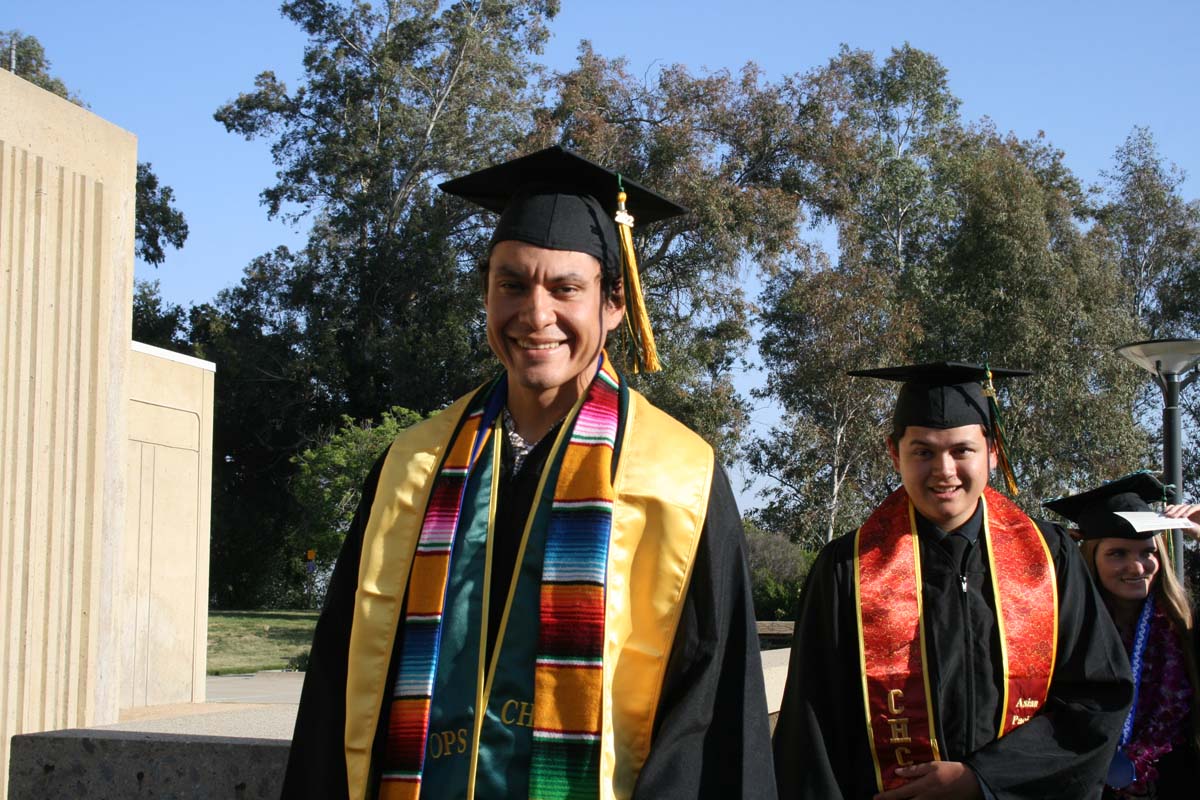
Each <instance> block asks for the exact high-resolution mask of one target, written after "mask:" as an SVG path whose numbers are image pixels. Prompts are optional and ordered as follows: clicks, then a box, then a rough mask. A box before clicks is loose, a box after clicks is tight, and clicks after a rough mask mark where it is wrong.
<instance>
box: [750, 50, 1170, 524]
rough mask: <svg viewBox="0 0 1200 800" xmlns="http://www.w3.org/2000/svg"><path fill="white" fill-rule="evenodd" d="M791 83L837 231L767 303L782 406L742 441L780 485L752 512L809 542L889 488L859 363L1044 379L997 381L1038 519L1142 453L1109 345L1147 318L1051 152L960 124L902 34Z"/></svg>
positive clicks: (821, 208) (888, 395) (1132, 464)
mask: <svg viewBox="0 0 1200 800" xmlns="http://www.w3.org/2000/svg"><path fill="white" fill-rule="evenodd" d="M792 87H793V88H792V90H793V93H794V95H795V96H796V97H798V98H803V99H804V105H803V107H804V108H805V109H807V112H808V113H809V115H810V117H811V118H812V119H813V120H814V124H815V125H818V126H824V128H825V129H828V130H831V131H837V135H836V136H833V135H830V136H826V137H824V138H825V141H826V142H827V144H826V145H825V146H823V147H814V148H813V149H812V150H811V151H810V153H809V155H808V156H807V157H808V158H810V159H811V160H812V163H813V165H814V167H813V175H814V176H815V179H814V181H813V183H812V184H810V186H812V187H815V189H816V190H817V191H816V192H815V193H814V194H813V195H812V196H810V197H806V203H807V204H808V206H809V207H810V208H811V209H813V211H814V213H815V214H817V215H819V216H820V217H821V218H822V219H823V220H825V221H827V222H829V223H831V224H833V225H834V226H836V229H837V232H838V252H837V254H836V259H833V260H831V259H830V258H829V257H828V256H826V254H824V253H820V252H812V251H800V253H799V256H798V257H797V258H796V259H795V262H794V264H792V265H788V266H787V267H785V269H784V270H783V271H782V272H781V274H780V280H778V281H776V282H775V283H773V284H771V285H768V286H767V288H766V291H765V292H764V295H763V298H762V300H763V313H762V322H763V337H762V340H761V342H760V345H759V349H760V352H761V353H762V355H763V360H764V362H765V364H766V366H767V367H768V370H769V373H768V380H767V385H766V386H765V387H764V389H763V390H762V392H761V395H760V396H762V397H769V398H773V399H775V400H777V401H778V402H779V403H780V404H781V405H782V406H783V408H784V410H785V416H784V420H783V424H782V425H781V426H779V427H778V428H777V429H775V430H772V431H771V433H770V435H769V436H766V437H761V438H759V439H758V440H756V441H754V442H753V443H751V445H750V446H749V448H748V451H747V459H748V461H749V462H750V465H751V467H752V469H754V470H755V471H756V472H758V473H759V474H763V475H766V476H769V477H771V478H773V479H774V480H775V486H774V487H773V488H771V489H768V490H767V492H766V493H765V495H766V499H767V501H768V502H767V504H766V505H765V506H764V508H762V509H761V510H760V512H759V513H758V514H757V515H756V517H755V518H756V520H758V521H759V522H760V523H761V524H763V525H765V526H768V527H770V528H771V529H772V530H779V531H788V532H789V535H790V536H791V538H792V539H793V540H795V541H800V542H805V543H808V544H810V545H813V546H815V545H816V544H819V543H821V542H822V541H828V540H829V539H830V538H831V537H832V536H834V535H835V534H837V533H841V532H844V531H845V530H849V529H852V528H853V527H854V526H855V525H857V524H858V523H859V522H860V521H861V520H862V519H863V517H864V516H865V515H866V513H867V512H868V511H869V510H870V509H871V508H872V507H873V506H875V505H876V504H877V503H878V502H880V501H881V500H882V499H883V497H884V496H885V495H886V493H887V492H888V491H889V490H890V489H891V488H892V487H894V485H895V484H896V482H897V479H896V477H895V475H894V473H893V471H892V468H891V464H890V463H889V460H888V459H887V457H886V455H885V450H884V447H883V442H882V437H883V435H884V434H885V433H887V432H888V429H887V425H888V422H889V420H890V411H891V403H892V402H893V397H894V391H895V387H894V386H889V385H886V384H884V383H883V382H880V381H868V380H863V379H857V380H851V379H847V378H846V377H844V374H843V373H844V371H845V370H847V369H852V368H855V367H871V366H883V365H889V364H897V363H906V362H921V361H933V360H943V359H949V360H962V361H978V362H981V363H991V364H993V365H996V366H1018V367H1028V368H1032V369H1035V370H1037V372H1038V375H1037V376H1036V377H1035V378H1032V379H1027V380H1023V381H1013V382H1012V385H1011V386H1007V387H1001V389H1000V392H1001V405H1002V408H1003V409H1004V422H1005V427H1006V430H1007V433H1008V435H1009V439H1010V442H1011V444H1012V453H1011V455H1012V457H1013V461H1014V466H1015V468H1016V471H1017V477H1018V483H1019V484H1020V485H1021V487H1022V493H1021V496H1020V497H1019V498H1018V501H1019V502H1021V503H1022V504H1023V505H1024V506H1025V507H1026V509H1027V510H1029V511H1031V512H1036V511H1037V510H1038V503H1039V500H1040V498H1042V497H1047V496H1053V495H1057V494H1062V493H1063V492H1064V491H1066V490H1069V489H1071V488H1078V487H1082V486H1086V485H1092V484H1095V483H1097V482H1099V481H1100V480H1102V479H1107V478H1111V477H1112V476H1114V475H1117V474H1120V473H1122V472H1126V471H1129V470H1131V469H1135V468H1138V467H1141V466H1142V465H1143V464H1144V463H1146V459H1147V458H1148V457H1149V452H1148V447H1147V445H1148V442H1147V437H1146V434H1145V432H1144V431H1143V430H1142V429H1141V428H1139V427H1138V426H1137V424H1136V422H1135V419H1134V416H1133V414H1132V413H1131V412H1132V411H1133V409H1134V403H1135V398H1136V396H1137V391H1138V386H1139V383H1140V376H1138V375H1137V374H1136V373H1135V372H1133V371H1131V370H1129V369H1128V367H1127V366H1126V365H1124V364H1122V363H1121V361H1120V359H1118V358H1117V357H1116V356H1114V355H1113V353H1112V349H1113V347H1115V346H1116V345H1118V344H1121V343H1122V342H1125V341H1129V340H1131V339H1133V338H1137V336H1138V335H1139V332H1140V331H1142V330H1143V327H1142V326H1143V325H1144V320H1142V319H1140V318H1139V317H1138V316H1137V315H1136V314H1134V313H1131V310H1130V307H1129V304H1128V303H1127V302H1126V291H1125V283H1124V282H1123V280H1122V279H1123V277H1124V275H1123V273H1122V270H1121V268H1120V266H1119V264H1118V263H1117V260H1116V259H1114V258H1113V256H1112V250H1113V248H1111V247H1109V246H1107V245H1106V244H1105V242H1104V239H1103V236H1104V234H1103V229H1102V228H1101V227H1100V226H1094V229H1093V230H1091V231H1087V232H1085V230H1086V225H1087V223H1088V222H1089V221H1090V220H1089V218H1088V216H1087V214H1088V209H1087V207H1086V203H1085V202H1084V193H1083V191H1082V189H1081V187H1080V185H1079V182H1078V181H1077V180H1076V179H1075V178H1074V177H1073V176H1072V175H1071V173H1070V171H1069V170H1068V169H1067V168H1066V166H1065V165H1064V164H1063V155H1062V153H1061V152H1060V151H1058V150H1056V149H1055V148H1053V147H1051V146H1050V145H1048V144H1047V143H1045V142H1044V141H1043V140H1041V139H1035V140H1031V141H1020V140H1016V139H1015V138H1013V137H1011V136H1009V137H1003V136H1000V135H998V134H997V133H996V132H995V131H994V130H992V129H991V128H990V127H989V126H988V125H986V124H982V125H975V126H967V125H964V124H963V123H962V122H961V121H960V119H959V118H958V114H957V108H958V101H957V100H956V99H955V98H954V97H953V96H952V95H951V94H950V93H949V90H948V88H947V87H948V83H947V75H946V72H945V70H944V69H943V68H942V67H941V66H940V65H939V64H938V63H937V60H936V59H935V58H934V57H933V56H932V55H930V54H926V53H921V52H920V51H917V50H915V49H913V48H911V47H909V46H908V45H905V46H904V47H902V48H899V49H897V50H894V51H892V53H891V54H890V55H889V57H888V58H887V59H885V60H884V61H883V62H882V63H877V62H876V61H875V60H874V58H873V57H872V56H871V55H870V54H867V53H862V52H860V51H850V50H848V49H843V50H842V52H841V53H840V54H839V55H838V56H837V57H836V58H834V59H833V60H832V61H831V62H830V64H829V65H828V66H827V67H825V68H821V69H818V70H814V71H813V72H811V73H809V74H808V75H806V76H803V77H798V78H796V79H794V80H793V82H792ZM821 187H833V188H834V189H835V190H836V192H830V191H829V190H822V189H821ZM1134 216H1136V215H1134ZM801 353H802V354H804V355H803V356H802V357H799V358H797V357H796V354H801Z"/></svg>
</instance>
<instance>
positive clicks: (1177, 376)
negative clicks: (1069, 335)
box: [1116, 339, 1200, 580]
mask: <svg viewBox="0 0 1200 800" xmlns="http://www.w3.org/2000/svg"><path fill="white" fill-rule="evenodd" d="M1116 352H1117V353H1118V354H1120V355H1122V356H1124V357H1125V358H1127V359H1129V360H1130V361H1132V362H1133V363H1135V364H1137V365H1138V366H1139V367H1141V368H1142V369H1144V370H1146V371H1147V372H1149V373H1150V374H1152V375H1153V376H1154V382H1155V383H1157V384H1158V388H1159V389H1161V390H1162V393H1163V483H1168V484H1170V485H1171V488H1170V490H1169V491H1170V492H1171V502H1173V503H1182V502H1183V433H1182V425H1181V423H1180V420H1179V396H1180V394H1182V392H1183V390H1184V389H1186V388H1187V386H1188V384H1190V383H1191V382H1192V381H1194V380H1195V379H1196V376H1197V374H1200V373H1197V372H1196V371H1194V370H1193V368H1194V367H1195V366H1196V363H1197V362H1200V339H1151V340H1149V341H1146V342H1133V343H1131V344H1124V345H1121V346H1120V347H1118V348H1117V350H1116ZM1189 370H1193V371H1192V372H1191V374H1186V373H1187V372H1188V371H1189ZM1171 556H1172V557H1173V558H1174V560H1175V572H1176V574H1177V575H1178V576H1179V578H1180V580H1182V579H1183V534H1182V533H1181V532H1180V531H1179V530H1175V531H1173V532H1172V534H1171Z"/></svg>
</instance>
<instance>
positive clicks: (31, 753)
mask: <svg viewBox="0 0 1200 800" xmlns="http://www.w3.org/2000/svg"><path fill="white" fill-rule="evenodd" d="M290 744H291V743H290V742H288V741H286V740H280V739H249V738H239V737H230V736H193V735H187V734H170V733H147V732H138V731H120V730H103V729H94V728H93V729H79V730H64V731H51V732H48V733H30V734H23V735H20V736H14V737H13V738H12V751H11V753H10V756H9V784H8V796H9V798H10V800H57V799H58V798H63V800H66V799H67V798H70V799H71V800H75V799H76V798H80V797H87V798H93V799H94V800H107V798H112V799H113V800H124V799H125V798H132V797H136V798H154V799H155V800H165V799H166V798H231V799H232V800H258V798H271V800H275V798H278V797H279V792H280V788H281V787H282V785H283V771H284V768H285V767H286V765H287V756H288V747H289V745H290Z"/></svg>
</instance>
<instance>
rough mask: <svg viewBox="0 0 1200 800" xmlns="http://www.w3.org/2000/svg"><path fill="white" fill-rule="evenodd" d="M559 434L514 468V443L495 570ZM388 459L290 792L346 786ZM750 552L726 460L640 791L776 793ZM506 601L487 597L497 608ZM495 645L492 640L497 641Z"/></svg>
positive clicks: (317, 663) (371, 486) (364, 507)
mask: <svg viewBox="0 0 1200 800" xmlns="http://www.w3.org/2000/svg"><path fill="white" fill-rule="evenodd" d="M554 433H555V432H554V431H551V432H550V433H549V434H547V435H546V436H545V437H544V438H543V439H542V441H541V442H539V444H538V446H537V447H535V448H534V450H533V452H531V453H530V454H529V456H527V458H526V461H525V463H524V464H523V465H522V468H521V470H520V472H519V473H517V475H515V476H514V475H513V470H512V461H513V459H512V454H511V452H510V451H509V446H508V444H507V442H505V445H504V450H503V451H502V462H503V464H502V473H501V475H502V477H501V485H500V490H499V495H500V496H501V497H502V498H503V499H502V500H501V501H500V502H499V508H498V509H497V531H496V535H497V541H496V544H495V549H494V552H493V558H494V559H495V560H496V564H497V566H496V567H494V575H500V574H504V573H505V572H507V574H508V575H510V576H511V574H512V565H513V564H514V563H515V560H516V553H517V545H518V544H519V538H520V536H521V533H522V530H523V526H524V523H525V510H526V509H528V508H529V505H530V503H531V502H532V499H533V494H534V492H535V491H536V487H537V476H538V474H539V473H540V470H541V468H542V466H543V465H544V463H545V460H546V456H547V455H548V452H549V449H550V443H551V442H552V441H553V439H554ZM500 438H501V440H504V439H505V438H506V437H503V436H502V437H500ZM382 464H383V457H381V458H380V460H379V461H378V462H377V463H376V465H375V468H374V469H373V470H372V472H371V474H370V476H369V477H368V478H367V481H366V484H365V486H364V491H363V495H364V496H363V500H362V503H361V504H360V505H359V509H358V513H357V515H356V517H355V519H354V523H353V525H352V526H351V529H350V531H349V533H348V534H347V536H346V542H345V544H344V546H343V548H342V552H341V554H340V556H339V557H338V561H337V565H336V567H335V568H334V573H333V577H332V579H331V581H330V585H329V591H328V594H327V595H326V599H325V607H324V610H323V611H322V613H321V618H320V620H319V621H318V623H317V629H316V632H315V634H314V637H313V646H312V654H311V657H310V660H309V669H308V673H307V674H306V675H305V680H304V689H303V692H302V695H301V701H300V710H299V713H298V715H297V718H296V729H295V734H294V736H293V739H292V749H291V753H290V755H289V758H288V766H287V772H286V775H285V780H284V791H283V797H284V798H289V800H290V798H314V799H315V798H321V799H322V800H328V799H330V798H342V797H345V796H346V762H345V758H344V754H343V731H344V729H345V686H346V657H347V652H348V647H349V641H350V620H351V618H352V614H353V606H354V592H355V587H356V585H357V582H358V575H357V570H358V563H359V555H360V552H361V548H362V537H363V531H364V529H365V528H366V523H367V516H368V514H369V511H370V507H371V501H372V499H373V497H374V495H375V490H376V487H377V485H378V482H379V473H380V470H381V469H382ZM746 563H747V562H746V546H745V540H744V537H743V534H742V523H741V519H740V517H739V515H738V511H737V506H736V504H735V502H734V498H733V492H732V490H731V489H730V486H729V479H728V478H727V477H726V475H725V472H724V470H722V469H721V468H720V466H719V465H718V466H717V467H716V469H715V471H714V474H713V485H712V491H711V492H710V494H709V502H708V513H707V516H706V519H705V524H704V529H703V531H702V533H701V536H700V543H699V551H698V553H697V555H696V560H695V565H694V567H693V574H692V579H691V584H690V585H689V588H688V592H687V596H686V598H685V601H684V607H683V610H682V614H681V617H680V622H679V628H678V631H677V632H676V635H675V641H674V644H673V647H672V650H671V655H670V658H669V660H668V663H667V669H666V674H665V676H664V679H663V689H662V695H661V698H660V701H659V705H658V710H657V713H656V716H655V723H654V733H653V739H652V743H651V747H650V753H649V756H648V758H647V760H646V763H645V765H644V766H643V767H642V770H641V773H640V774H639V776H638V780H637V785H636V787H635V789H634V795H633V796H634V797H635V798H645V800H660V799H661V800H671V799H672V798H680V799H681V800H682V799H683V798H712V800H718V798H720V799H721V800H725V798H731V799H732V800H736V799H737V798H746V800H772V798H774V797H775V785H774V779H773V777H772V776H773V772H772V765H771V746H770V738H769V736H770V734H769V727H768V723H767V709H766V700H765V690H764V688H763V674H762V665H761V659H760V657H759V650H758V636H757V630H756V627H755V623H754V606H753V601H752V598H751V592H750V577H749V572H748V569H747V566H746ZM500 564H505V565H506V567H501V566H499V565H500ZM507 589H508V586H507V584H506V583H505V582H504V581H495V580H494V581H493V589H492V591H493V593H494V596H502V594H501V593H502V592H503V593H506V592H507ZM499 605H500V604H498V603H495V602H490V603H489V606H490V607H491V608H497V607H498V606H499ZM494 622H495V620H493V623H494ZM491 645H492V643H491V642H489V649H490V647H491ZM398 656H399V653H398V652H397V653H395V654H393V657H392V669H391V671H390V674H389V678H388V684H389V685H390V684H391V682H392V676H394V674H395V669H396V665H397V664H398V662H399V658H398ZM530 668H531V669H532V665H531V667H530ZM390 700H391V698H390V692H385V698H384V706H385V707H384V709H383V710H382V711H381V716H380V719H381V721H386V719H387V704H388V703H389V702H390ZM385 734H386V726H384V725H380V726H379V728H378V730H377V733H376V737H375V747H374V757H373V758H372V764H373V766H374V768H375V769H377V765H378V764H379V763H381V757H382V748H383V745H384V741H385ZM377 782H378V774H373V775H372V786H373V787H374V786H377V785H378V783H377ZM426 800H449V799H448V798H427V799H426ZM480 800H491V799H485V798H480Z"/></svg>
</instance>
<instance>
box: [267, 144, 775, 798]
mask: <svg viewBox="0 0 1200 800" xmlns="http://www.w3.org/2000/svg"><path fill="white" fill-rule="evenodd" d="M442 189H443V190H445V191H447V192H449V193H451V194H454V195H457V196H460V197H463V198H466V199H467V200H469V201H471V202H474V203H477V204H479V205H481V206H483V207H484V208H487V209H490V210H493V211H498V212H502V213H501V215H500V219H499V223H498V225H497V227H496V230H495V233H494V234H493V236H492V242H491V250H490V256H489V258H488V261H487V263H486V264H485V265H484V267H483V270H484V276H483V278H484V305H485V310H486V312H487V338H488V343H489V345H490V346H491V348H492V350H493V352H494V353H495V355H496V357H497V358H498V359H499V361H500V363H501V365H502V367H503V371H502V373H501V374H500V375H499V377H498V378H497V379H496V380H494V381H491V382H489V383H488V384H486V385H485V386H483V387H481V388H480V389H479V390H477V391H475V392H473V393H471V394H470V395H468V396H466V397H464V398H462V399H460V400H459V401H457V402H455V403H454V404H453V405H451V406H450V407H449V408H448V409H446V410H445V411H442V412H441V413H439V414H437V415H436V416H434V417H432V418H430V419H429V420H426V421H424V422H422V423H420V424H418V425H415V426H413V427H412V428H410V429H409V430H407V431H405V432H404V433H402V434H401V435H400V436H398V437H397V438H396V440H395V441H394V442H393V443H392V445H391V446H390V448H389V449H388V451H387V452H386V453H385V454H384V456H383V457H382V458H381V460H380V461H379V463H378V464H377V465H376V467H375V469H374V470H373V472H372V473H371V475H370V477H369V478H368V479H367V482H366V486H365V490H364V496H363V500H362V503H361V505H360V507H359V510H358V514H357V516H356V518H355V521H354V524H353V527H352V529H351V531H350V533H349V534H348V536H347V538H346V542H345V546H344V548H343V550H342V553H341V555H340V556H339V558H338V563H337V566H336V567H335V569H334V574H333V578H332V580H331V583H330V587H329V593H328V596H327V598H326V602H325V608H324V610H323V612H322V614H321V619H320V621H319V623H318V625H317V630H316V633H315V636H314V640H313V648H312V657H311V661H310V666H309V671H308V674H307V675H306V676H305V682H304V690H303V694H302V697H301V702H300V711H299V715H298V717H297V720H296V730H295V735H294V738H293V741H292V750H291V754H290V757H289V760H288V767H287V775H286V779H285V787H284V796H285V797H288V798H291V797H314V798H315V797H320V798H341V797H350V798H354V800H358V799H359V798H365V797H366V798H370V797H379V798H404V799H405V800H415V799H416V798H420V800H442V799H444V798H447V799H448V798H524V797H530V798H624V797H631V796H632V797H645V798H673V797H680V798H683V797H687V798H692V797H713V798H716V797H721V798H737V797H747V798H770V797H774V794H775V788H774V781H773V779H772V770H771V754H770V746H769V739H768V736H769V734H768V727H767V720H766V703H765V694H764V689H763V676H762V668H761V663H760V659H759V654H758V642H757V636H756V631H755V625H754V615H753V605H752V602H751V596H750V587H749V578H748V572H747V567H746V558H745V545H744V541H743V537H742V528H741V521H740V518H739V515H738V512H737V508H736V506H735V504H734V500H733V497H732V493H731V491H730V487H729V482H728V479H727V478H726V477H725V474H724V472H723V471H722V470H721V468H720V467H719V465H717V464H716V463H715V461H714V456H713V451H712V449H711V448H710V447H709V446H708V445H707V444H706V443H705V442H704V441H703V440H702V439H701V438H700V437H699V436H697V435H696V434H694V433H692V432H691V431H689V430H688V429H686V428H685V427H683V426H682V425H680V424H679V423H678V422H676V421H675V420H673V419H672V418H670V417H669V416H667V415H666V414H664V413H663V412H661V411H659V410H658V409H656V408H654V407H653V406H652V405H650V404H649V403H648V402H647V401H646V400H645V398H643V397H642V396H641V395H639V394H638V393H637V392H635V391H633V390H631V389H630V388H629V387H628V386H627V384H626V383H625V381H624V379H623V378H622V377H621V376H620V375H619V374H618V373H617V372H616V371H615V370H614V369H613V367H612V365H611V363H610V362H609V360H608V357H607V355H606V354H605V351H604V344H605V339H606V337H607V335H608V334H609V332H611V331H613V330H614V329H615V328H617V327H618V325H620V324H621V323H622V320H623V319H624V314H625V310H626V308H627V307H628V308H629V310H630V313H631V315H632V316H633V317H634V319H633V321H632V322H631V323H630V324H629V335H630V337H631V339H632V341H633V342H634V345H635V347H636V350H637V352H638V354H639V357H640V358H639V360H640V361H644V362H646V363H647V364H649V365H651V366H653V362H654V361H655V357H654V351H653V338H652V334H650V332H649V328H648V321H647V320H646V319H645V312H644V310H643V309H642V306H641V297H640V289H639V285H638V280H637V272H636V261H635V260H634V257H633V252H632V239H631V237H630V226H631V225H632V223H633V218H632V217H631V216H630V212H629V211H626V209H625V202H626V199H628V202H629V206H630V209H631V211H635V212H637V213H638V214H639V215H640V216H641V220H642V222H653V221H656V220H659V219H664V218H667V217H670V216H673V215H675V214H677V213H680V212H681V211H682V209H681V208H679V207H678V206H676V205H674V204H673V203H671V202H670V201H668V200H666V199H664V198H661V197H659V196H657V195H655V194H654V193H652V192H650V191H649V190H646V189H644V188H643V187H641V186H638V185H637V184H636V183H634V182H633V181H630V180H628V179H622V178H621V176H618V175H615V174H613V173H611V172H609V171H608V170H605V169H603V168H601V167H599V166H597V165H595V164H592V163H591V162H589V161H586V160H584V159H582V158H579V157H577V156H575V155H573V154H571V153H569V152H566V151H564V150H562V149H560V148H557V147H554V148H549V149H547V150H543V151H540V152H538V153H535V154H533V155H530V156H526V157H524V158H520V159H516V160H514V161H510V162H507V163H505V164H501V165H498V166H495V167H492V168H489V169H486V170H483V171H481V172H478V173H475V174H473V175H468V176H466V177H464V178H459V179H457V180H453V181H450V182H449V183H446V184H443V185H442ZM626 193H628V194H626ZM622 268H623V271H622Z"/></svg>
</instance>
